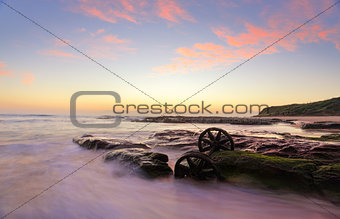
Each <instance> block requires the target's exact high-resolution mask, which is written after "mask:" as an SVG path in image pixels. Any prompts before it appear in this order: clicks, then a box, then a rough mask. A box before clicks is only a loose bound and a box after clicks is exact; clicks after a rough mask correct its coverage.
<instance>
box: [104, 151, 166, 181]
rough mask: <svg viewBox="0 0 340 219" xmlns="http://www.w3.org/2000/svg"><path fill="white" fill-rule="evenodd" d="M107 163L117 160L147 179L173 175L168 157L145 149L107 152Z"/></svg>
mask: <svg viewBox="0 0 340 219" xmlns="http://www.w3.org/2000/svg"><path fill="white" fill-rule="evenodd" d="M104 160H105V161H110V160H116V161H119V162H120V163H121V164H122V165H124V166H126V167H128V168H129V170H130V171H131V172H132V173H136V174H140V175H142V176H145V177H147V178H156V177H164V176H169V175H171V174H172V169H171V168H170V167H169V165H168V163H167V162H168V160H169V159H168V156H167V155H166V154H162V153H156V152H151V151H147V150H145V149H137V148H134V149H118V150H112V151H110V152H107V153H106V154H105V155H104Z"/></svg>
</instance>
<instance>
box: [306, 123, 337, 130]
mask: <svg viewBox="0 0 340 219" xmlns="http://www.w3.org/2000/svg"><path fill="white" fill-rule="evenodd" d="M301 128H302V129H340V123H338V122H314V123H305V124H303V125H302V126H301Z"/></svg>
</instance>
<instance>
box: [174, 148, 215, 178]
mask: <svg viewBox="0 0 340 219" xmlns="http://www.w3.org/2000/svg"><path fill="white" fill-rule="evenodd" d="M175 177H176V178H186V177H187V178H194V179H199V180H210V179H214V178H217V179H221V177H220V174H219V172H218V170H217V168H216V166H215V164H214V162H213V161H212V160H211V159H210V158H209V157H208V156H207V155H205V154H202V153H199V152H189V153H186V154H184V155H182V156H181V157H180V158H179V159H178V160H177V162H176V165H175Z"/></svg>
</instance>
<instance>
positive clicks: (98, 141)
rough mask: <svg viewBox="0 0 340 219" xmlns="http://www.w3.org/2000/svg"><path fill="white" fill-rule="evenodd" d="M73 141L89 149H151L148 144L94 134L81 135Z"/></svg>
mask: <svg viewBox="0 0 340 219" xmlns="http://www.w3.org/2000/svg"><path fill="white" fill-rule="evenodd" d="M73 142H74V143H77V144H79V145H80V146H81V147H84V148H87V149H95V150H96V149H122V148H144V149H149V148H150V147H149V146H147V145H146V144H141V143H134V142H131V141H126V140H121V139H115V138H106V137H95V136H93V135H83V136H81V137H75V138H73Z"/></svg>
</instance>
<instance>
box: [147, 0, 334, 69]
mask: <svg viewBox="0 0 340 219" xmlns="http://www.w3.org/2000/svg"><path fill="white" fill-rule="evenodd" d="M327 3H330V4H327ZM329 5H331V1H330V0H326V1H325V2H322V3H321V1H314V3H313V4H312V1H307V0H302V1H293V0H291V1H285V2H284V3H283V6H282V8H280V9H276V8H273V9H272V10H268V8H266V9H267V10H266V11H263V12H261V14H260V16H262V17H263V19H264V20H265V21H266V23H265V25H263V27H259V26H257V25H253V24H251V22H244V31H241V32H238V33H234V32H233V31H231V30H230V29H229V28H228V27H213V28H212V32H213V33H214V34H215V35H216V36H217V37H218V38H219V39H221V40H222V41H223V42H225V43H226V44H225V45H218V44H214V43H203V44H202V43H196V44H194V45H193V46H191V47H180V48H178V49H177V50H176V52H177V54H178V55H180V56H178V57H175V58H172V60H171V63H170V64H165V65H161V66H158V67H155V68H153V71H154V73H153V75H169V74H175V73H188V72H194V71H197V70H208V69H212V68H218V67H221V66H226V65H230V64H231V63H233V62H239V61H242V60H246V59H249V58H250V57H252V56H254V55H255V54H256V53H258V52H259V51H261V50H262V49H263V48H265V47H267V46H268V45H270V44H272V43H273V42H275V41H276V40H278V39H280V38H281V37H282V36H284V35H286V34H287V33H288V32H289V31H291V30H292V29H294V28H296V27H297V26H298V25H299V24H301V23H303V22H305V21H306V20H307V19H308V18H310V17H312V16H314V15H315V14H316V13H317V12H319V11H320V10H321V9H323V8H326V7H328V6H329ZM320 8H321V9H320ZM269 9H270V8H269ZM283 11H284V13H283ZM287 15H289V16H287ZM322 40H323V41H329V42H332V43H334V44H335V47H336V48H337V49H340V22H337V24H335V25H333V26H331V27H329V26H326V25H325V24H324V23H323V21H322V19H318V20H315V21H314V22H312V23H309V24H308V25H305V26H303V27H302V28H300V29H299V30H298V31H296V32H295V33H293V34H292V35H290V36H289V37H287V38H285V39H284V40H282V41H280V42H278V43H277V44H276V45H275V46H272V47H270V48H268V49H267V50H265V51H264V52H263V54H273V53H279V52H281V51H290V52H293V51H295V50H296V49H297V48H298V47H299V46H300V45H301V44H306V43H317V42H320V41H322Z"/></svg>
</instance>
